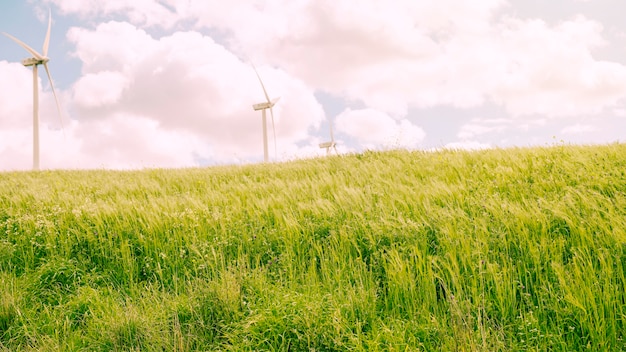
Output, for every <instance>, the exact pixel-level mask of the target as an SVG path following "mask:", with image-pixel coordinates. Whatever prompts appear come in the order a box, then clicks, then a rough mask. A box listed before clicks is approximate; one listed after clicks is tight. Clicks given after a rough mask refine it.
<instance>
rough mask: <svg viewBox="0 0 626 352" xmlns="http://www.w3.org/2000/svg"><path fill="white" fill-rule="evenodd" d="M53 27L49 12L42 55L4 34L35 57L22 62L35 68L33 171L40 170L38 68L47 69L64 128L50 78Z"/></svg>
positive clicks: (55, 96) (58, 106) (59, 110)
mask: <svg viewBox="0 0 626 352" xmlns="http://www.w3.org/2000/svg"><path fill="white" fill-rule="evenodd" d="M51 26H52V12H51V11H49V12H48V32H47V33H46V39H45V40H44V42H43V50H42V54H40V53H38V52H37V51H35V50H34V49H33V48H31V47H30V46H28V45H26V44H25V43H24V42H22V41H21V40H19V39H17V38H15V37H14V36H12V35H10V34H7V33H4V32H3V33H2V34H4V35H6V36H7V37H9V38H11V39H12V40H13V41H15V42H16V43H17V44H19V45H20V46H21V47H22V48H24V49H26V51H28V52H29V53H30V54H31V55H33V57H29V58H27V59H24V60H22V65H24V66H32V67H33V170H39V95H38V94H39V93H38V91H37V78H38V74H37V66H39V65H43V67H44V68H45V69H46V73H47V74H48V80H49V81H50V87H52V94H53V95H54V100H55V101H56V104H57V110H58V112H59V119H60V120H61V128H63V120H62V119H61V105H60V104H59V99H58V98H57V94H56V92H55V91H54V84H53V83H52V77H51V76H50V70H49V69H48V61H50V59H49V58H48V56H47V55H48V45H49V44H50V28H51Z"/></svg>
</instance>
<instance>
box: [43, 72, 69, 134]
mask: <svg viewBox="0 0 626 352" xmlns="http://www.w3.org/2000/svg"><path fill="white" fill-rule="evenodd" d="M43 67H44V68H45V69H46V73H47V74H48V80H49V81H50V87H52V95H54V101H55V102H56V103H57V111H58V112H59V121H60V122H61V130H62V131H63V135H65V128H64V127H63V115H62V114H61V104H59V98H57V93H56V91H55V90H54V83H52V76H50V70H49V69H48V64H47V63H45V64H43Z"/></svg>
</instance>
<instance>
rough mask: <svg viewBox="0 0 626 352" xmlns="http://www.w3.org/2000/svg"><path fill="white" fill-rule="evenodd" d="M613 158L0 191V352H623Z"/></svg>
mask: <svg viewBox="0 0 626 352" xmlns="http://www.w3.org/2000/svg"><path fill="white" fill-rule="evenodd" d="M625 171H626V145H622V144H612V145H606V146H593V147H576V146H554V147H549V148H528V149H507V150H487V151H480V152H462V151H441V152H435V153H422V152H407V151H388V152H366V153H364V154H359V155H349V156H342V157H330V158H321V159H313V160H303V161H295V162H290V163H284V164H269V165H251V166H242V167H213V168H202V169H185V170H143V171H124V172H122V171H45V172H11V173H0V299H1V301H0V351H3V350H6V351H13V350H23V351H29V350H33V351H80V350H84V351H94V350H95V351H195V350H207V351H209V350H211V351H214V350H223V351H253V350H269V351H287V350H290V351H345V350H356V351H377V350H380V351H406V350H432V351H440V350H450V351H452V350H455V351H533V350H535V351H545V350H550V351H572V350H590V351H602V350H607V351H610V350H620V349H626V342H625V341H624V338H625V337H624V332H625V331H626V322H625V319H626V297H625V296H626V293H625V291H626V279H625V275H626V193H625V192H626V175H625Z"/></svg>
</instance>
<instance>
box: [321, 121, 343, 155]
mask: <svg viewBox="0 0 626 352" xmlns="http://www.w3.org/2000/svg"><path fill="white" fill-rule="evenodd" d="M328 125H329V126H330V142H324V143H320V148H322V149H323V148H326V155H329V154H330V148H333V149H334V150H335V154H339V153H338V152H337V143H335V136H334V135H333V123H332V121H330V123H329V124H328Z"/></svg>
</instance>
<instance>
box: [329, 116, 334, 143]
mask: <svg viewBox="0 0 626 352" xmlns="http://www.w3.org/2000/svg"><path fill="white" fill-rule="evenodd" d="M328 125H329V126H330V141H331V142H335V136H334V135H333V122H332V121H330V122H329V124H328Z"/></svg>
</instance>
